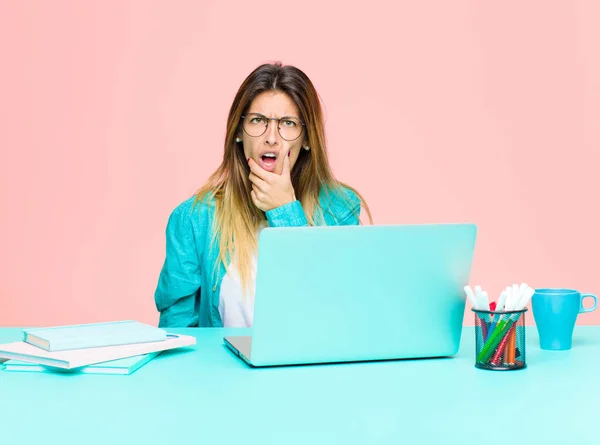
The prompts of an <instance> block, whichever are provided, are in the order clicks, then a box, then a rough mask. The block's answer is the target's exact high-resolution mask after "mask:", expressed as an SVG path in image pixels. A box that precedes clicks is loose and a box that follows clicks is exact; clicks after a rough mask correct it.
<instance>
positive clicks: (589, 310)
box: [579, 294, 598, 314]
mask: <svg viewBox="0 0 600 445" xmlns="http://www.w3.org/2000/svg"><path fill="white" fill-rule="evenodd" d="M585 297H590V298H593V299H594V305H593V306H592V307H591V308H589V309H586V308H584V307H583V300H584V298H585ZM596 306H598V297H596V296H595V295H594V294H581V307H580V308H579V313H580V314H581V313H583V312H592V311H593V310H594V309H596Z"/></svg>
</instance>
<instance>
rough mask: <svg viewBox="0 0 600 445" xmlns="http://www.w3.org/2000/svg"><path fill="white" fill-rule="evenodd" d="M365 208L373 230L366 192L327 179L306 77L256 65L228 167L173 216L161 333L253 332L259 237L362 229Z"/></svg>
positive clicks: (318, 117)
mask: <svg viewBox="0 0 600 445" xmlns="http://www.w3.org/2000/svg"><path fill="white" fill-rule="evenodd" d="M361 203H362V205H363V206H364V207H365V210H366V211H367V214H368V216H369V221H370V222H371V223H372V218H371V213H370V211H369V208H368V206H367V204H366V203H365V202H364V200H363V199H362V197H361V196H360V194H359V193H358V192H357V191H356V190H355V189H353V188H352V187H350V186H348V185H346V184H344V183H342V182H340V181H338V180H336V179H335V178H334V176H333V174H332V172H331V168H330V166H329V161H328V159H327V150H326V146H325V131H324V127H323V117H322V110H321V105H320V102H319V98H318V95H317V92H316V91H315V88H314V86H313V84H312V82H311V81H310V79H309V78H308V77H307V76H306V75H305V74H304V73H303V72H302V71H301V70H299V69H298V68H295V67H293V66H282V65H281V63H275V64H264V65H261V66H259V67H258V68H256V69H255V70H254V71H253V72H252V73H250V75H249V76H248V77H247V78H246V80H244V82H243V83H242V85H241V86H240V88H239V90H238V92H237V94H236V96H235V98H234V101H233V104H232V106H231V109H230V111H229V117H228V119H227V131H226V136H225V152H224V155H223V162H222V163H221V165H220V166H219V167H218V168H217V170H216V171H215V172H214V173H213V174H212V176H211V177H210V178H209V179H208V181H207V183H206V184H205V185H204V186H203V187H202V188H201V189H200V190H199V191H198V192H197V193H196V194H195V195H194V196H192V197H190V198H188V199H187V200H185V201H184V202H182V203H181V204H179V205H178V206H177V207H176V208H175V209H174V210H173V212H172V213H171V215H170V217H169V220H168V224H167V228H166V258H165V261H164V264H163V267H162V270H161V272H160V276H159V279H158V286H157V288H156V292H155V295H154V298H155V302H156V307H157V309H158V311H159V312H160V320H159V326H160V327H191V326H199V327H223V326H224V327H250V326H252V322H253V308H254V277H255V274H256V258H255V255H256V249H257V239H258V233H259V232H260V230H262V229H264V228H265V227H282V226H315V225H342V224H360V220H359V217H360V209H361ZM298 273H299V274H301V273H302V270H298Z"/></svg>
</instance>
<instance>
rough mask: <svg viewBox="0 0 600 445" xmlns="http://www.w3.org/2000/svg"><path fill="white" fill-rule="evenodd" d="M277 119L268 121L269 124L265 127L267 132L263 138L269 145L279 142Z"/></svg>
mask: <svg viewBox="0 0 600 445" xmlns="http://www.w3.org/2000/svg"><path fill="white" fill-rule="evenodd" d="M278 123H279V122H277V121H269V125H268V127H267V133H266V135H265V138H266V139H265V140H266V142H267V144H269V145H275V144H276V143H277V142H279V131H278V130H277V124H278Z"/></svg>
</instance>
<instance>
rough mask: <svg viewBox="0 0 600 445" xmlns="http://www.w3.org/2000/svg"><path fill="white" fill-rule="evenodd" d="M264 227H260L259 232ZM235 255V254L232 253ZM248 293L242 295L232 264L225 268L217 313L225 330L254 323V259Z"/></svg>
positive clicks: (240, 284) (235, 270)
mask: <svg viewBox="0 0 600 445" xmlns="http://www.w3.org/2000/svg"><path fill="white" fill-rule="evenodd" d="M264 227H265V225H263V226H261V228H260V229H259V233H260V231H261V230H262V229H263V228H264ZM234 255H235V253H234ZM250 271H251V281H250V286H249V292H248V293H246V294H245V295H244V293H243V292H242V283H241V281H240V277H239V274H238V270H237V268H236V267H235V265H234V262H233V261H232V263H231V264H230V265H229V266H228V267H227V269H226V273H225V276H223V281H222V282H221V291H220V294H219V313H220V314H221V320H222V321H223V327H226V328H250V327H252V324H253V323H254V293H255V289H256V284H255V283H256V257H255V256H254V257H252V262H251V268H250Z"/></svg>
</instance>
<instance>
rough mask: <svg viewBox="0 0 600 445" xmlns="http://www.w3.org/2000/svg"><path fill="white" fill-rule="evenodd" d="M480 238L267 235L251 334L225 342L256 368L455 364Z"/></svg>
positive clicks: (456, 234) (386, 229) (404, 228)
mask: <svg viewBox="0 0 600 445" xmlns="http://www.w3.org/2000/svg"><path fill="white" fill-rule="evenodd" d="M476 234H477V228H476V226H475V225H474V224H469V223H460V224H415V225H406V224H405V225H368V226H367V225H365V226H362V225H359V226H310V227H268V228H265V229H263V230H262V231H261V232H260V235H259V241H258V257H257V272H256V293H255V303H254V323H253V327H252V329H251V335H239V336H226V337H224V343H225V345H226V346H227V347H229V348H230V349H231V350H232V351H233V352H234V353H235V354H236V355H237V356H238V357H239V358H241V359H242V360H244V361H245V362H246V363H247V364H249V365H250V366H253V367H264V366H284V365H304V364H318V363H343V362H356V361H361V362H362V361H375V360H395V359H415V358H436V357H449V356H453V355H455V354H456V353H457V352H458V348H459V345H460V337H461V333H462V325H463V317H464V310H465V304H466V298H465V294H464V289H463V288H464V286H466V285H467V284H468V283H469V279H470V273H471V264H472V260H473V254H474V248H475V239H476Z"/></svg>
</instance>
